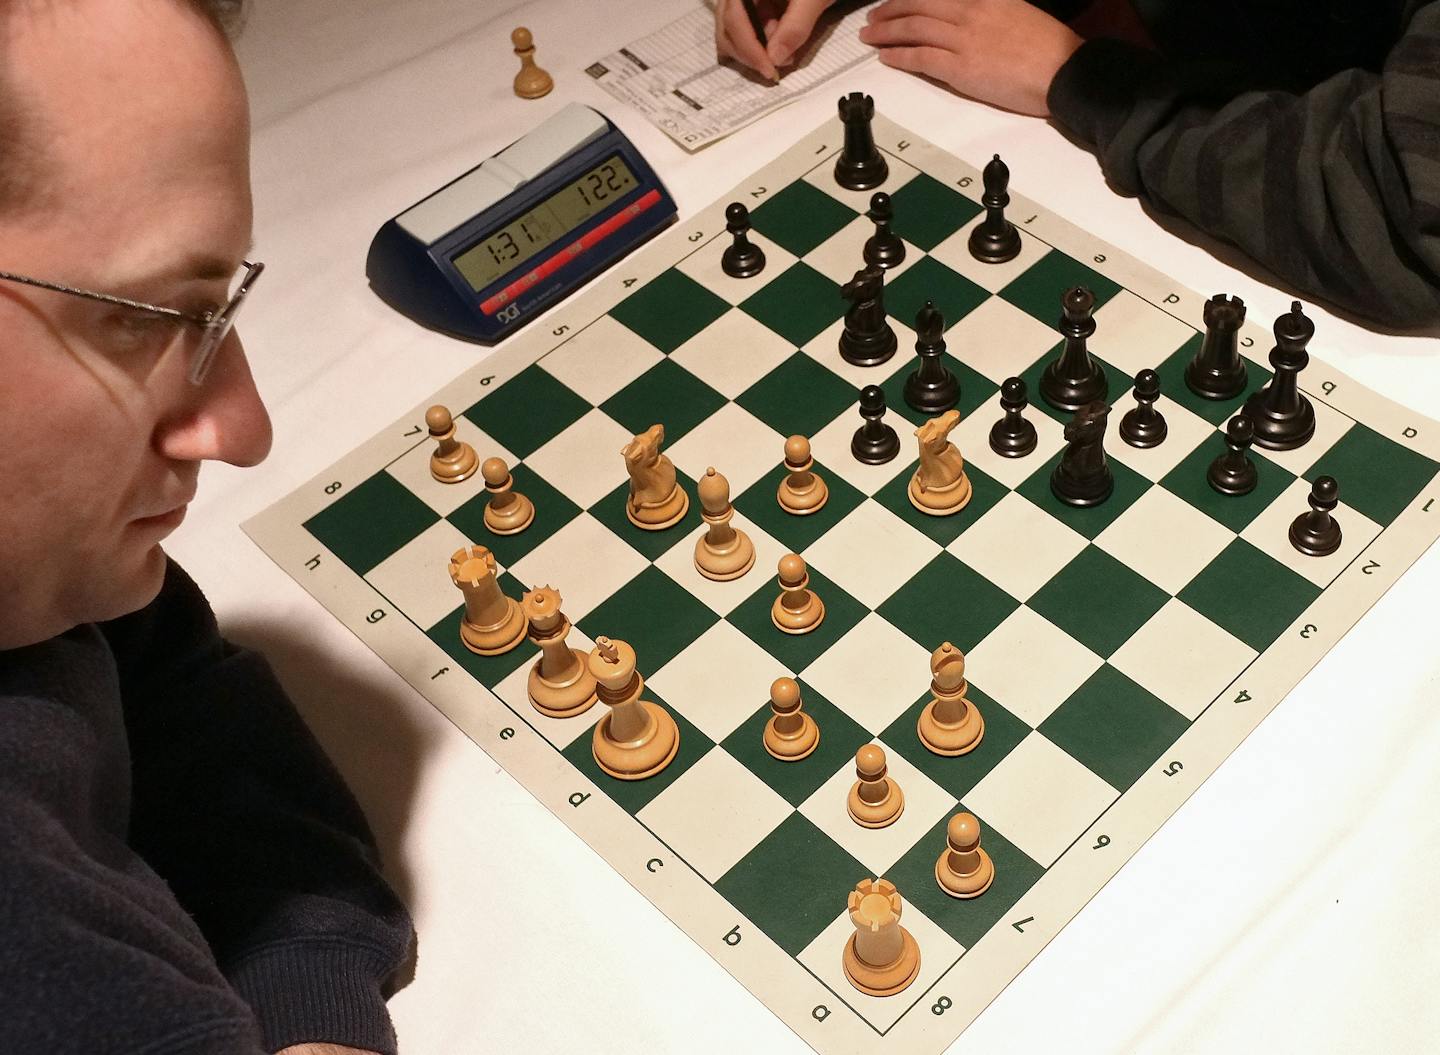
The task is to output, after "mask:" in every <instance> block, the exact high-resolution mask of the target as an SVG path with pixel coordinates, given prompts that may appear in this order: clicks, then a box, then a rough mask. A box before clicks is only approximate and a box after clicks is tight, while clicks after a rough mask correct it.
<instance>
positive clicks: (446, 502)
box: [385, 415, 519, 517]
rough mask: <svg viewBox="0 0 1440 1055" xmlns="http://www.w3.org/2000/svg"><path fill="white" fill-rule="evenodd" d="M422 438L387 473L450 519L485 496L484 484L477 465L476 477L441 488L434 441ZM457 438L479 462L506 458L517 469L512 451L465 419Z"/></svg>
mask: <svg viewBox="0 0 1440 1055" xmlns="http://www.w3.org/2000/svg"><path fill="white" fill-rule="evenodd" d="M421 435H422V436H423V437H424V439H423V442H421V443H417V444H416V445H415V446H414V447H413V448H411V449H410V450H408V451H406V452H405V453H404V454H402V455H401V456H400V457H399V458H397V459H396V460H395V461H394V462H393V463H391V464H390V465H389V466H387V467H386V470H385V471H386V472H388V473H389V474H390V475H391V476H393V477H395V479H397V480H399V481H400V482H401V483H402V484H404V485H405V489H406V490H407V491H409V492H410V493H411V494H413V495H415V497H416V498H418V499H420V501H422V502H424V503H425V504H426V505H427V506H429V507H430V508H431V509H433V510H435V512H437V513H439V514H440V515H441V516H442V517H444V516H449V515H450V514H451V513H453V512H455V510H457V509H459V508H460V507H461V506H463V505H464V504H465V503H466V502H468V501H470V499H472V498H474V497H475V496H476V495H478V494H484V493H485V480H484V479H483V478H482V477H481V476H480V469H479V467H478V465H477V467H476V469H475V472H474V473H472V474H471V475H470V476H468V477H466V478H465V479H464V480H461V481H460V482H459V483H454V484H442V483H441V482H440V481H439V480H437V479H435V477H433V476H431V475H430V455H431V454H432V453H433V452H434V450H435V441H434V440H432V439H430V438H429V437H428V436H425V435H424V434H423V433H422V434H421ZM455 438H456V439H459V440H464V441H465V442H466V443H468V444H470V446H471V447H473V448H474V449H475V457H476V458H477V459H479V461H482V462H483V461H484V460H485V459H486V458H503V459H505V464H506V465H508V466H509V467H510V468H511V469H514V468H515V463H516V462H517V461H519V459H518V458H517V457H516V456H515V454H514V453H513V452H512V451H510V450H508V449H507V448H505V447H502V446H501V445H500V444H499V443H498V442H497V441H496V440H494V439H492V438H491V437H490V435H489V434H488V433H486V432H483V431H482V430H481V429H479V428H477V427H476V426H475V425H474V424H473V423H472V422H471V421H470V419H469V418H466V417H465V416H463V415H462V416H460V417H458V418H456V419H455Z"/></svg>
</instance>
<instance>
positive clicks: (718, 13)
mask: <svg viewBox="0 0 1440 1055" xmlns="http://www.w3.org/2000/svg"><path fill="white" fill-rule="evenodd" d="M834 2H835V0H790V2H789V3H788V4H787V3H785V2H784V0H716V2H715V48H716V50H717V51H719V53H720V54H721V55H722V56H725V57H728V58H732V59H735V60H736V61H738V62H741V63H743V64H744V65H746V66H749V67H750V68H751V69H752V70H755V71H756V72H757V73H759V74H760V75H761V76H762V77H765V78H766V79H767V80H771V81H778V80H779V79H780V67H782V66H788V65H789V64H790V62H791V61H792V60H793V59H794V57H795V52H797V51H799V50H800V47H801V45H802V44H804V43H805V42H806V41H807V40H809V39H810V34H811V33H813V32H814V31H815V23H816V22H817V21H819V18H820V16H821V14H823V13H824V11H825V9H826V8H828V7H829V6H830V5H831V4H832V3H834Z"/></svg>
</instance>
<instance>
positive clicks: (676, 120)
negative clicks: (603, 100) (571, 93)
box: [585, 3, 875, 150]
mask: <svg viewBox="0 0 1440 1055" xmlns="http://www.w3.org/2000/svg"><path fill="white" fill-rule="evenodd" d="M871 6H873V5H872V4H868V3H867V4H860V5H858V6H857V5H854V4H846V5H842V10H840V11H832V12H831V13H829V14H828V15H826V16H824V17H822V19H821V22H820V23H819V24H818V25H817V26H816V30H815V34H814V35H813V36H812V37H811V38H810V41H809V42H808V43H807V44H806V45H805V46H804V47H803V48H801V50H800V51H799V53H798V54H797V56H796V59H795V63H794V65H792V66H789V67H787V68H786V70H785V71H784V73H783V75H782V76H781V78H780V83H779V84H770V83H768V82H767V81H765V80H764V79H763V78H761V77H760V76H759V75H757V74H755V73H754V72H753V71H751V70H747V69H744V68H743V67H741V66H740V65H739V64H737V63H735V62H733V61H731V60H726V61H724V62H721V61H719V60H717V58H716V55H715V15H714V12H713V11H712V10H711V9H710V8H709V7H705V6H701V7H697V8H696V9H695V10H694V11H691V12H690V13H689V14H686V15H683V16H681V17H680V18H677V19H676V20H675V21H673V22H671V23H670V24H669V25H666V26H663V27H661V28H660V29H658V30H656V31H655V32H654V33H651V34H650V35H649V36H645V37H641V38H640V39H639V40H636V41H634V42H632V43H630V44H627V45H626V46H625V47H623V48H621V49H620V50H619V51H616V52H612V53H611V54H609V55H606V56H605V57H604V58H603V59H600V60H599V61H598V62H595V63H592V64H591V65H590V66H589V68H588V69H587V70H586V71H585V72H587V73H588V74H589V75H590V76H591V77H593V78H594V79H595V80H596V81H597V82H599V84H600V85H601V87H603V88H604V89H605V90H606V91H607V92H609V93H610V94H611V95H613V96H614V97H615V98H616V99H619V100H620V101H621V102H623V103H627V104H628V105H630V106H633V107H635V108H636V109H637V110H639V111H640V112H641V113H642V114H644V115H645V116H646V117H647V118H648V119H649V120H650V122H651V123H652V124H653V125H655V126H656V127H657V128H659V129H661V130H662V131H663V132H665V134H666V135H668V136H669V137H670V138H671V139H673V140H675V142H677V143H679V144H680V145H681V146H682V147H684V148H685V149H686V150H699V149H700V148H701V147H703V146H706V145H708V144H710V143H713V142H715V141H716V140H717V139H722V138H724V137H725V136H727V135H729V134H730V133H731V132H734V131H735V130H736V129H739V128H743V127H745V126H746V125H748V124H749V123H750V122H751V121H754V120H756V119H757V118H759V117H761V116H763V115H764V114H766V113H769V112H770V111H771V110H773V109H775V108H776V107H778V106H784V105H785V104H786V103H788V102H792V101H794V100H795V99H797V98H799V97H800V96H801V95H803V94H804V93H805V92H808V91H809V90H810V89H812V88H815V87H818V86H819V85H821V84H824V83H825V82H826V81H828V80H830V79H832V78H834V77H837V76H839V75H840V74H842V73H846V72H848V71H850V70H853V69H855V68H856V67H857V66H860V65H862V64H864V63H866V62H869V61H870V60H871V59H873V58H874V56H875V49H874V48H872V47H870V46H868V45H866V44H862V43H860V38H859V33H860V27H861V26H862V25H864V24H865V11H866V10H867V9H868V8H869V7H871Z"/></svg>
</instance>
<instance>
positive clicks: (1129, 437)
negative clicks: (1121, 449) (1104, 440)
mask: <svg viewBox="0 0 1440 1055" xmlns="http://www.w3.org/2000/svg"><path fill="white" fill-rule="evenodd" d="M1169 433H1170V426H1168V425H1167V424H1165V419H1164V418H1163V417H1162V416H1161V415H1160V412H1159V411H1158V410H1156V409H1155V408H1154V407H1135V408H1133V409H1132V410H1130V411H1129V412H1128V413H1126V415H1125V416H1124V417H1123V418H1121V419H1120V438H1121V439H1122V440H1124V441H1125V442H1126V443H1128V444H1129V445H1130V446H1132V447H1138V448H1139V449H1141V450H1148V449H1149V448H1151V447H1158V446H1160V444H1161V443H1163V442H1164V441H1165V437H1166V436H1167V435H1169Z"/></svg>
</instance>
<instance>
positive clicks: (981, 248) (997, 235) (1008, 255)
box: [970, 220, 1020, 264]
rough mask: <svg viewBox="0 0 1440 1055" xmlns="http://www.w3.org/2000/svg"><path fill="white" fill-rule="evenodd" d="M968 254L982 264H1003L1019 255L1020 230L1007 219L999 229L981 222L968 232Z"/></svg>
mask: <svg viewBox="0 0 1440 1055" xmlns="http://www.w3.org/2000/svg"><path fill="white" fill-rule="evenodd" d="M970 255H971V256H973V257H974V258H975V259H976V260H978V261H980V262H981V263H982V264H1003V263H1005V262H1006V261H1009V260H1014V259H1015V258H1016V257H1017V256H1019V255H1020V232H1019V231H1017V230H1015V225H1014V224H1013V223H1010V222H1009V221H1008V220H1007V221H1006V222H1005V226H1004V227H1003V228H1001V230H999V231H992V230H990V229H989V227H988V225H987V224H984V223H981V224H979V225H978V226H977V227H975V229H974V230H972V231H971V232H970Z"/></svg>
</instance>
